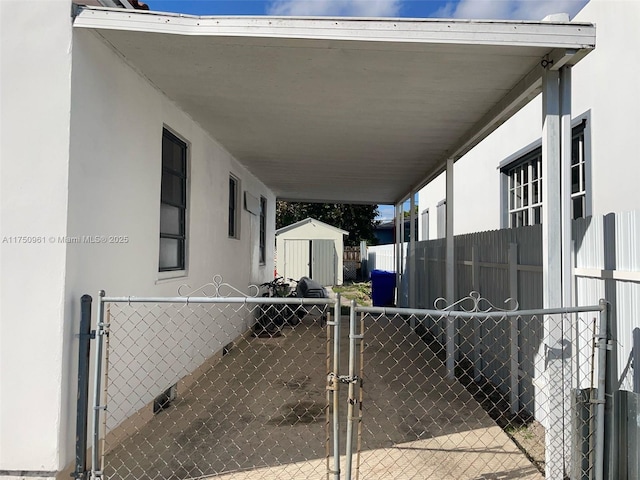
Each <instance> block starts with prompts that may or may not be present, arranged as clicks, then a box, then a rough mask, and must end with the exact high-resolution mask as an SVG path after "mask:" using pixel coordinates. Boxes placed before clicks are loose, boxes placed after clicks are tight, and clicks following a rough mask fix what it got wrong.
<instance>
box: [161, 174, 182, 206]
mask: <svg viewBox="0 0 640 480" xmlns="http://www.w3.org/2000/svg"><path fill="white" fill-rule="evenodd" d="M184 183H185V182H184V179H183V178H181V177H178V176H175V175H172V174H171V173H167V172H162V198H161V200H162V201H163V202H165V203H170V204H172V205H176V206H184V187H185V185H184Z"/></svg>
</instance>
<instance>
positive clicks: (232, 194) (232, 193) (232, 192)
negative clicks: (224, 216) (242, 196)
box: [229, 177, 238, 237]
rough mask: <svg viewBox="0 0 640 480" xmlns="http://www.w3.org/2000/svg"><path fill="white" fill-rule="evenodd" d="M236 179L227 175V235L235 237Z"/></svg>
mask: <svg viewBox="0 0 640 480" xmlns="http://www.w3.org/2000/svg"><path fill="white" fill-rule="evenodd" d="M237 190H238V181H237V180H236V179H235V178H233V177H229V236H230V237H235V236H236V234H237V229H236V216H237V212H236V210H237V209H236V203H237V202H236V199H237V198H238V193H237Z"/></svg>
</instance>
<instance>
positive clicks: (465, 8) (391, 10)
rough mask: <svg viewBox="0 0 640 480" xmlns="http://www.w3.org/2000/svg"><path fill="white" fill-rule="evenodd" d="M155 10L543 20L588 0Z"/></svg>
mask: <svg viewBox="0 0 640 480" xmlns="http://www.w3.org/2000/svg"><path fill="white" fill-rule="evenodd" d="M146 3H148V4H149V6H150V8H151V9H152V10H157V11H164V12H178V13H187V14H191V15H285V16H289V15H301V16H305V15H314V16H315V15H319V16H323V15H337V16H369V17H411V18H427V17H440V18H494V19H513V20H540V19H542V18H543V17H545V16H546V15H548V14H550V13H558V12H566V13H569V14H570V15H571V16H572V17H573V16H574V15H575V14H576V13H577V12H578V11H579V10H580V9H581V8H582V7H583V6H584V5H585V4H586V3H587V0H450V1H448V0H146Z"/></svg>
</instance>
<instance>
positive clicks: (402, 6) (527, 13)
mask: <svg viewBox="0 0 640 480" xmlns="http://www.w3.org/2000/svg"><path fill="white" fill-rule="evenodd" d="M141 1H143V2H146V3H148V4H149V7H150V8H151V10H156V11H163V12H176V13H186V14H190V15H280V16H291V15H295V16H359V17H404V18H475V19H504V20H541V19H542V18H544V17H545V16H547V15H549V14H551V13H561V12H562V13H568V14H569V15H570V17H573V16H574V15H575V14H576V13H577V12H578V11H580V9H581V8H582V7H583V6H584V5H585V4H586V3H587V2H588V0H141ZM378 208H379V211H380V216H379V218H380V219H391V218H393V207H392V206H388V205H380V206H379V207H378ZM405 208H406V209H407V210H408V208H409V207H408V203H407V205H406V206H405Z"/></svg>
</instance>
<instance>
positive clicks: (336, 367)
mask: <svg viewBox="0 0 640 480" xmlns="http://www.w3.org/2000/svg"><path fill="white" fill-rule="evenodd" d="M341 314H342V313H341V300H340V294H338V295H336V303H335V305H334V319H333V332H334V339H333V478H334V480H340V418H339V408H340V407H339V406H340V390H339V388H340V382H339V381H338V374H339V373H340V320H341Z"/></svg>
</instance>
